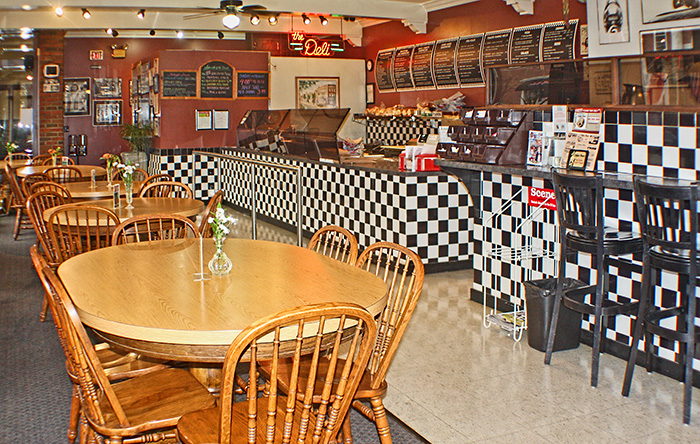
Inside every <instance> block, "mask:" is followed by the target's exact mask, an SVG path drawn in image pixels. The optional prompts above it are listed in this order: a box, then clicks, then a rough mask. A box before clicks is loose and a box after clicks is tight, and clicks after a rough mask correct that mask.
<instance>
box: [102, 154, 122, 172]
mask: <svg viewBox="0 0 700 444" xmlns="http://www.w3.org/2000/svg"><path fill="white" fill-rule="evenodd" d="M101 158H102V159H104V161H105V162H106V163H107V169H108V170H110V171H111V170H112V168H113V167H114V165H116V164H119V163H120V161H119V156H117V155H116V154H112V153H104V154H103V155H102V157H101Z"/></svg>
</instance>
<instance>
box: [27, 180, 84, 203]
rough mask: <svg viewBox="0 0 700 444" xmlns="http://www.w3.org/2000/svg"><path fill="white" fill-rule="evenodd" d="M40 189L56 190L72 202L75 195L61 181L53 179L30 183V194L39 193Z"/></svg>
mask: <svg viewBox="0 0 700 444" xmlns="http://www.w3.org/2000/svg"><path fill="white" fill-rule="evenodd" d="M39 191H55V192H56V193H58V194H60V195H61V196H63V197H64V198H65V199H67V200H68V202H72V200H73V196H71V195H70V191H68V188H66V187H64V186H63V185H61V184H60V183H57V182H54V181H52V180H49V181H45V182H35V183H33V184H31V185H30V187H29V195H30V196H31V195H32V194H34V193H38V192H39Z"/></svg>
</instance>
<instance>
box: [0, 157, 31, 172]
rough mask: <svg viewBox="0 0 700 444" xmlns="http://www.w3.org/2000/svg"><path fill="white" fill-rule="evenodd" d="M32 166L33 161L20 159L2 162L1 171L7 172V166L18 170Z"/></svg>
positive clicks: (0, 162) (0, 163)
mask: <svg viewBox="0 0 700 444" xmlns="http://www.w3.org/2000/svg"><path fill="white" fill-rule="evenodd" d="M31 164H32V161H31V160H27V159H18V160H0V170H1V171H5V165H10V168H13V169H17V168H22V167H25V166H29V165H31Z"/></svg>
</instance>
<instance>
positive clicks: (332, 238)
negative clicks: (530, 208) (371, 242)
mask: <svg viewBox="0 0 700 444" xmlns="http://www.w3.org/2000/svg"><path fill="white" fill-rule="evenodd" d="M308 248H309V249H311V250H314V251H315V252H317V253H320V254H322V255H324V256H328V257H330V258H333V259H335V260H338V261H340V262H345V263H346V264H350V265H355V261H357V239H356V238H355V236H354V235H353V234H352V233H351V232H349V231H348V230H346V229H345V228H343V227H338V226H335V225H327V226H325V227H323V228H321V229H319V230H318V231H316V232H315V233H314V235H313V236H312V237H311V240H310V241H309V245H308Z"/></svg>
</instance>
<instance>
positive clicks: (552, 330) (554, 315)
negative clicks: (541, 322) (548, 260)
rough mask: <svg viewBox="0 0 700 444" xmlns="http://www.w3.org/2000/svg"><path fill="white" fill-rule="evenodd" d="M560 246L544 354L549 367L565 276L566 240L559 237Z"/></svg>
mask: <svg viewBox="0 0 700 444" xmlns="http://www.w3.org/2000/svg"><path fill="white" fill-rule="evenodd" d="M559 242H560V244H561V245H562V247H561V251H560V254H559V277H558V279H557V292H556V294H555V295H554V307H553V308H552V320H551V322H550V325H549V334H548V335H547V348H546V351H545V353H544V363H545V365H549V363H550V362H552V351H553V350H554V339H555V336H556V334H557V323H558V322H559V310H560V309H561V300H562V298H563V297H564V277H565V276H566V248H565V246H564V243H563V242H566V240H565V239H564V238H563V237H561V238H560V239H559Z"/></svg>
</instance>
